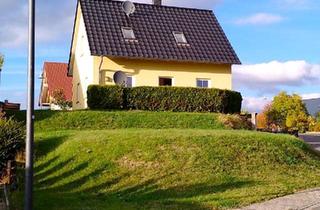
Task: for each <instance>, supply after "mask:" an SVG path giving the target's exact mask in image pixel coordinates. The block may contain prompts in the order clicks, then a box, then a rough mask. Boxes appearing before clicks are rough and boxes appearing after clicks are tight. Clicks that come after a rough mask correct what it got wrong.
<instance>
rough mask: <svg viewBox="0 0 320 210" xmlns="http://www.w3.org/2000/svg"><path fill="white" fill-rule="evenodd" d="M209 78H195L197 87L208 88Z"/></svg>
mask: <svg viewBox="0 0 320 210" xmlns="http://www.w3.org/2000/svg"><path fill="white" fill-rule="evenodd" d="M209 86H210V80H208V79H197V87H198V88H209Z"/></svg>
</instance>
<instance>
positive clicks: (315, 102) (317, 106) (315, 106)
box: [303, 98, 320, 116]
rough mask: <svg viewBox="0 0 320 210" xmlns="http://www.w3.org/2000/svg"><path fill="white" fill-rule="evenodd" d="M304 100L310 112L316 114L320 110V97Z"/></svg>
mask: <svg viewBox="0 0 320 210" xmlns="http://www.w3.org/2000/svg"><path fill="white" fill-rule="evenodd" d="M303 102H304V103H305V104H306V107H307V110H308V112H309V114H311V115H313V116H315V115H316V114H317V113H318V112H320V98H315V99H307V100H303Z"/></svg>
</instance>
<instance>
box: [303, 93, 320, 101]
mask: <svg viewBox="0 0 320 210" xmlns="http://www.w3.org/2000/svg"><path fill="white" fill-rule="evenodd" d="M301 97H302V99H304V100H308V99H315V98H320V93H306V94H301Z"/></svg>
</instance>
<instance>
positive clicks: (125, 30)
mask: <svg viewBox="0 0 320 210" xmlns="http://www.w3.org/2000/svg"><path fill="white" fill-rule="evenodd" d="M122 34H123V37H124V38H125V39H128V40H134V39H136V37H135V35H134V32H133V29H132V28H130V27H122Z"/></svg>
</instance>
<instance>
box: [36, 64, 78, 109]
mask: <svg viewBox="0 0 320 210" xmlns="http://www.w3.org/2000/svg"><path fill="white" fill-rule="evenodd" d="M67 72H68V64H67V63H58V62H45V63H44V66H43V72H42V77H41V79H42V82H41V89H40V95H39V106H40V107H46V108H49V109H51V110H60V109H61V108H60V107H59V106H58V105H56V104H55V103H54V97H53V95H54V92H55V91H58V90H60V91H63V94H64V96H65V100H66V101H72V77H68V76H67Z"/></svg>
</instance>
